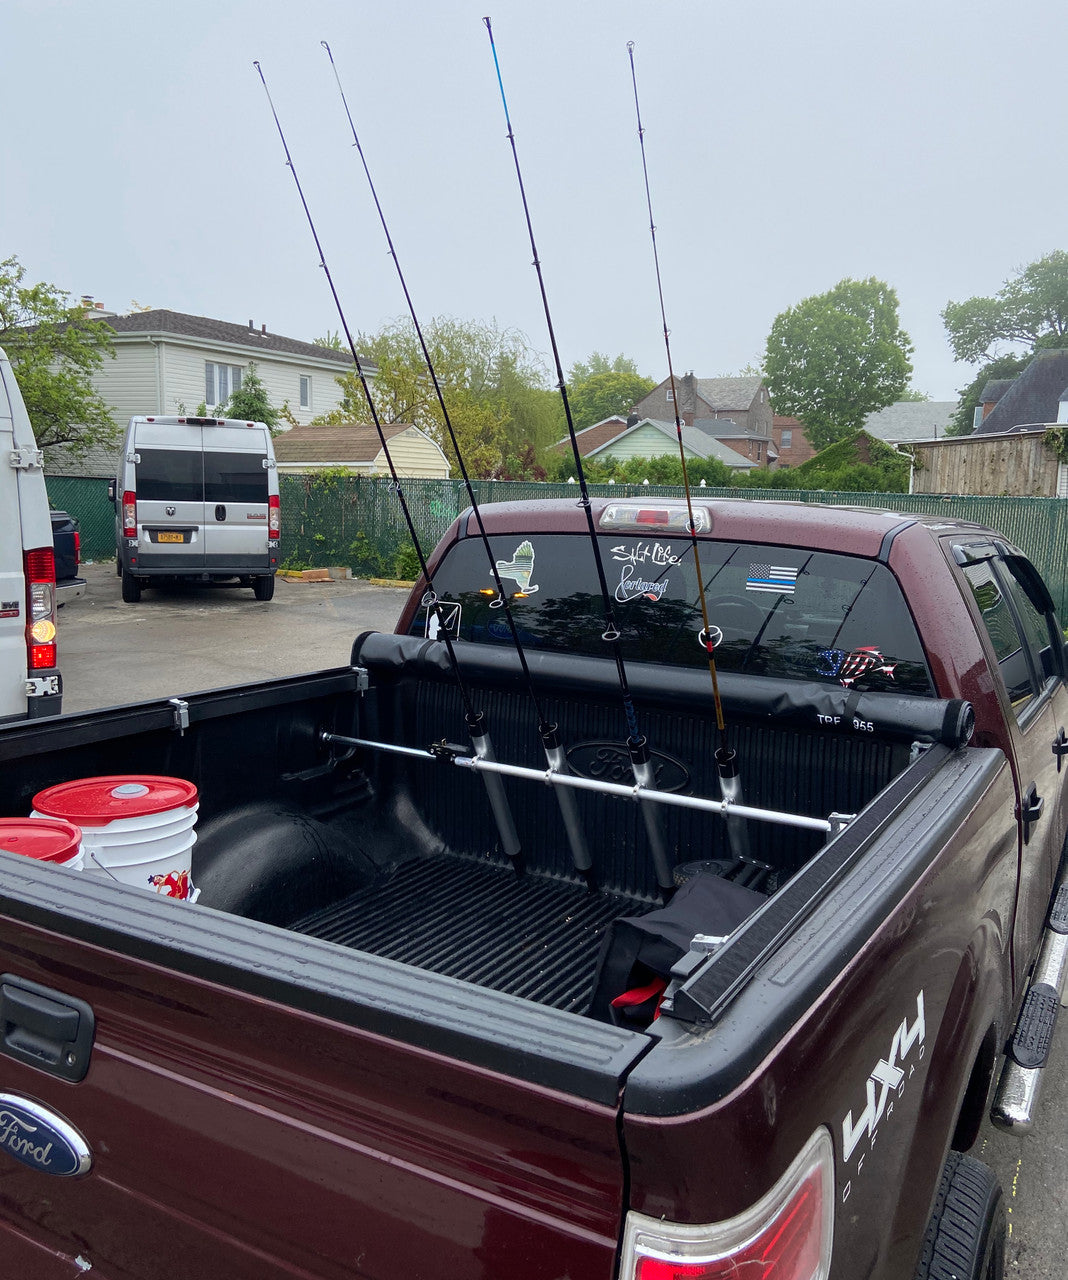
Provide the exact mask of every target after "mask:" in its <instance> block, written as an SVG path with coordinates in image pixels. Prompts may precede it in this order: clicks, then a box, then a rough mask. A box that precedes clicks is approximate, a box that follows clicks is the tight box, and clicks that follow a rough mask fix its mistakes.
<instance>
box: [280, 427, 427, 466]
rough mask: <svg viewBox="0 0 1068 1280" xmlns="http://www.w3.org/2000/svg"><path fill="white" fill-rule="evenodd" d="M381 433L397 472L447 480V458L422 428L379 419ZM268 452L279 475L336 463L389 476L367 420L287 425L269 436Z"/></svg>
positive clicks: (374, 429) (377, 436) (378, 445)
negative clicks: (271, 440) (270, 447)
mask: <svg viewBox="0 0 1068 1280" xmlns="http://www.w3.org/2000/svg"><path fill="white" fill-rule="evenodd" d="M382 434H383V435H384V436H385V438H386V444H387V445H388V446H389V456H390V458H392V459H393V466H394V467H395V468H396V471H397V475H398V476H402V477H404V476H410V477H416V476H418V477H423V478H427V479H432V480H445V479H448V475H449V460H448V458H446V457H445V454H444V453H443V452H442V451H441V449H440V447H439V446H438V445H437V444H436V443H435V442H434V441H433V440H431V438H430V437H429V436H428V435H427V434H426V432H425V431H421V430H420V429H419V428H418V427H415V426H412V425H411V424H410V423H405V422H389V423H383V425H382ZM274 455H275V459H276V462H277V466H278V471H279V474H281V475H286V474H292V475H314V474H315V473H316V472H317V471H329V470H333V469H334V468H337V467H341V468H344V470H346V471H350V472H352V473H353V474H355V475H363V476H385V475H389V462H388V461H387V459H386V453H385V450H384V449H383V448H382V441H381V439H380V438H379V435H378V430H377V428H375V427H373V426H371V425H369V424H367V423H351V424H348V425H343V426H329V427H320V426H316V427H293V428H292V430H290V431H287V432H285V434H284V435H281V436H279V437H278V438H277V439H276V440H275V442H274Z"/></svg>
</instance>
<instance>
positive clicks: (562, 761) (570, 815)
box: [319, 40, 592, 880]
mask: <svg viewBox="0 0 1068 1280" xmlns="http://www.w3.org/2000/svg"><path fill="white" fill-rule="evenodd" d="M319 43H320V44H321V45H322V46H323V48H324V49H325V50H326V54H327V57H328V58H329V59H330V66H331V68H332V70H333V72H334V79H335V80H336V81H337V88H338V93H339V94H340V95H341V103H342V106H343V107H344V109H345V115H346V117H347V119H348V122H349V129H350V130H351V132H352V143H353V146H354V147H355V148H356V151H357V153H358V154H359V157H360V163H361V164H362V165H363V172H364V175H365V176H366V178H367V185H368V187H369V188H370V190H371V198H372V199H373V200H374V205H375V209H376V210H377V212H378V220H379V222H380V223H381V224H382V232H383V234H384V235H385V237H386V244H387V245H388V246H389V256H390V257H391V258H392V259H393V265H394V266H395V267H396V269H397V279H398V280H399V282H400V286H401V290H402V292H403V293H404V300H405V302H406V303H407V304H408V314H409V315H410V316H411V318H412V324H413V326H414V327H415V333H416V336H417V338H418V339H419V346H420V348H421V349H422V352H423V359H424V361H425V362H426V367H427V371H428V373H429V374H430V380H431V382H432V383H433V386H434V394H435V396H436V398H437V402H438V406H439V408H440V409H441V416H442V420H443V421H444V424H445V429H446V431H447V432H448V435H449V440H450V442H451V443H452V447H453V451H454V453H455V454H456V461H457V463H458V464H459V467H460V474H461V476H462V477H463V482H464V488H465V489H466V490H467V498H468V501H469V502H470V504H471V511H472V514H473V515H474V518H475V523H476V524H477V526H478V532H479V536H480V538H481V540H482V545H483V547H484V548H485V551H486V559H487V560H488V561H489V568H490V573H491V574H492V576H493V581H494V584H495V586H496V588H497V597H498V599H499V600H500V602H501V605H502V607H503V609H504V616H505V618H506V620H507V622H508V629H509V631H510V632H511V634H512V642H513V644H514V645H515V651H516V654H517V656H518V658H519V664H520V667H521V668H522V671H523V677H524V679H525V681H526V686H527V692H528V694H529V695H530V700H531V702H532V704H533V706H534V711H535V714H536V716H537V719H538V734H539V736H540V738H541V744H542V748H543V750H544V752H545V756H546V759H547V761H548V762H549V767H550V768H551V769H553V770H554V771H556V772H560V773H569V772H570V768H569V766H568V763H567V756H566V755H565V753H564V750H563V747H562V746H561V743H560V734H559V726H558V725H556V724H554V723H552V722H550V720H549V719H548V717H547V716H546V714H545V712H544V710H543V709H542V705H541V701H540V699H539V698H538V693H537V690H536V689H535V687H534V679H533V676H532V675H531V672H530V667H529V665H528V663H527V655H526V651H525V649H524V647H523V644H522V641H521V640H520V638H519V629H518V627H517V626H516V622H515V618H514V616H513V614H512V607H511V605H510V603H509V601H508V595H507V593H506V591H505V589H504V583H503V582H502V580H501V575H500V572H499V570H498V567H497V560H496V557H495V555H494V552H493V548H492V546H491V545H490V540H489V534H488V533H487V532H486V526H485V525H484V524H483V522H482V512H481V510H480V508H479V504H478V499H477V498H476V497H475V491H474V488H473V487H472V484H471V477H470V475H469V474H468V471H467V465H466V463H465V462H464V457H463V452H462V450H461V448H460V442H459V440H458V439H457V438H456V432H455V430H454V428H453V425H452V419H451V417H450V416H449V410H448V406H447V405H446V403H445V396H444V394H443V393H442V390H441V384H440V383H439V381H438V375H437V371H436V370H435V368H434V362H433V360H432V359H431V356H430V350H429V348H428V346H427V343H426V339H425V338H424V336H423V328H422V325H420V323H419V317H418V315H417V314H416V310H415V304H414V302H413V301H412V296H411V294H410V292H409V290H408V284H407V282H406V280H405V278H404V272H403V271H402V270H401V265H400V259H399V258H398V256H397V250H396V248H395V247H394V244H393V237H392V236H391V235H390V231H389V226H388V224H387V222H386V215H385V213H384V212H383V210H382V205H381V202H380V201H379V199H378V191H377V190H376V188H375V184H374V180H373V179H372V177H371V170H370V167H369V165H368V163H367V157H366V156H365V155H364V152H363V147H362V146H361V145H360V139H359V135H358V134H357V132H356V125H355V123H354V121H353V119H352V112H351V111H350V110H349V104H348V99H347V98H346V97H345V90H344V88H343V87H342V84H341V77H340V75H339V74H338V69H337V65H336V63H335V62H334V55H333V52H332V51H331V48H330V45H329V44H328V43H327V42H326V41H325V40H320V41H319ZM557 794H558V798H559V800H560V801H561V810H562V813H563V818H564V824H565V827H566V829H567V834H568V839H569V842H570V844H571V849H572V856H573V858H574V862H575V866H576V868H577V870H578V871H579V872H581V873H582V875H583V876H584V877H586V879H587V880H589V879H590V874H591V866H592V859H591V857H590V853H589V850H588V848H587V846H586V841H585V838H584V837H583V835H582V833H581V830H580V826H579V817H578V810H577V807H576V806H575V797H574V796H573V795H572V794H571V792H568V791H558V792H557Z"/></svg>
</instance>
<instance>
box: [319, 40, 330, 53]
mask: <svg viewBox="0 0 1068 1280" xmlns="http://www.w3.org/2000/svg"><path fill="white" fill-rule="evenodd" d="M319 43H320V44H321V45H322V46H323V48H324V49H325V50H326V51H327V53H329V52H330V46H329V45H328V44H327V43H326V41H325V40H320V41H319Z"/></svg>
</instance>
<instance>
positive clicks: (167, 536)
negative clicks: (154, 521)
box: [156, 532, 185, 542]
mask: <svg viewBox="0 0 1068 1280" xmlns="http://www.w3.org/2000/svg"><path fill="white" fill-rule="evenodd" d="M156 541H157V542H184V541H185V534H184V533H163V532H160V533H157V534H156Z"/></svg>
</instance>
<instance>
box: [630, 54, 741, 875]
mask: <svg viewBox="0 0 1068 1280" xmlns="http://www.w3.org/2000/svg"><path fill="white" fill-rule="evenodd" d="M627 54H628V56H629V58H630V78H631V83H632V84H633V86H634V113H635V116H636V117H637V121H638V141H639V143H640V145H641V153H642V175H643V177H644V179H645V203H646V207H647V208H648V210H649V234H650V237H651V239H652V244H653V263H654V265H655V267H656V290H657V294H658V296H659V299H660V319H661V323H662V325H663V329H664V352H665V354H666V356H667V367H668V378H669V380H670V382H671V400H672V403H673V405H674V407H675V435H676V438H677V439H678V443H679V460H680V462H681V463H682V485H683V492H684V493H685V494H686V513H687V519H688V522H689V529H690V546H691V548H692V550H693V564H694V571H695V573H696V575H697V597H698V600H699V601H700V604H701V622H702V631H701V640H702V642H703V644H704V647H705V654H706V656H707V658H708V674H709V676H710V677H711V679H712V700H713V702H714V704H715V711H716V731H717V736H718V739H719V746H718V747H717V748H716V751H715V753H714V759H715V762H716V772H717V773H718V775H719V786H720V792H721V794H722V796H723V798H724V800H728V801H732V802H734V803H735V804H740V803H741V801H742V800H743V795H742V780H741V774H740V770H739V765H738V753H737V751H735V750H734V749H733V748H732V747H731V746H730V745H729V743H728V741H727V724H726V720H725V719H724V716H723V700H722V698H721V697H720V692H719V677H718V675H717V673H716V658H715V653H714V652H713V650H714V648H715V646H714V644H713V641H712V631H711V629H710V627H709V622H708V601H707V599H706V596H705V580H704V574H703V573H702V572H701V557H700V553H699V552H698V548H697V523H696V521H695V520H694V514H693V499H692V497H691V494H690V477H689V473H688V471H687V467H686V449H685V446H684V445H683V440H682V418H681V416H680V413H679V397H678V391H677V389H676V386H675V370H674V368H673V367H672V363H671V339H670V337H669V330H668V323H667V310H666V308H665V306H664V286H663V282H662V280H661V276H660V254H659V251H658V249H657V244H656V223H655V221H654V220H653V198H652V195H651V194H650V187H649V167H648V165H647V163H646V159H645V128H644V127H643V125H642V113H641V107H640V106H639V104H638V77H637V74H636V72H635V70H634V41H633V40H631V41H628V43H627ZM750 648H752V646H750ZM727 839H728V842H729V844H730V847H731V851H732V853H733V854H734V855H735V857H737V858H741V859H743V860H749V857H750V854H749V832H748V828H747V826H746V822H745V819H744V818H741V817H737V816H736V817H731V818H728V819H727Z"/></svg>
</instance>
